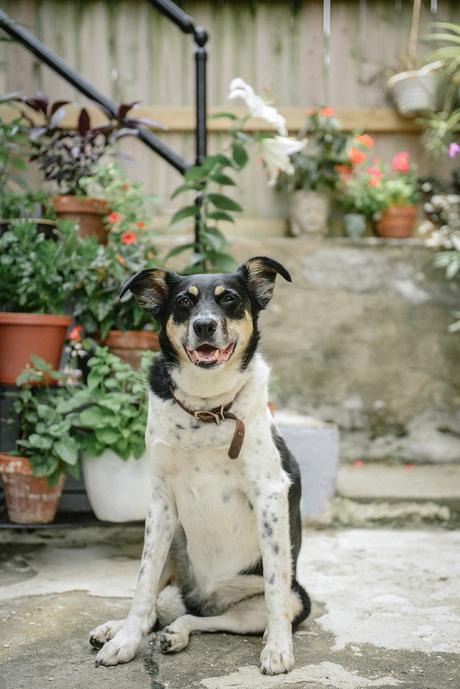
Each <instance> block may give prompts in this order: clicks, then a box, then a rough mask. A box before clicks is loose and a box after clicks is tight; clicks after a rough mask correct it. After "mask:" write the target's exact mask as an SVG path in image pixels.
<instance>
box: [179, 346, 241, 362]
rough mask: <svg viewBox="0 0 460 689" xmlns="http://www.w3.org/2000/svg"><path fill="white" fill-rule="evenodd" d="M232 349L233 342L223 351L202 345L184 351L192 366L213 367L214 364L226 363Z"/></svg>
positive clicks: (233, 347)
mask: <svg viewBox="0 0 460 689" xmlns="http://www.w3.org/2000/svg"><path fill="white" fill-rule="evenodd" d="M234 349H235V342H230V344H229V345H228V347H225V349H219V348H218V347H213V346H212V345H210V344H202V345H200V346H199V347H197V348H196V349H186V351H187V354H188V357H189V359H190V361H191V362H192V364H196V365H197V366H214V365H215V364H224V363H225V362H226V361H228V360H229V359H230V357H231V356H232V354H233V350H234Z"/></svg>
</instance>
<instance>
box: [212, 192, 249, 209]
mask: <svg viewBox="0 0 460 689" xmlns="http://www.w3.org/2000/svg"><path fill="white" fill-rule="evenodd" d="M208 199H209V200H210V201H211V203H213V204H214V205H215V206H216V208H220V209H222V210H224V211H238V212H239V211H242V210H243V209H242V208H241V206H240V204H239V203H237V202H236V201H233V199H229V198H228V196H224V195H223V194H208Z"/></svg>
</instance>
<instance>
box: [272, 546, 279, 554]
mask: <svg viewBox="0 0 460 689" xmlns="http://www.w3.org/2000/svg"><path fill="white" fill-rule="evenodd" d="M272 548H273V552H274V553H275V555H278V554H279V552H280V547H279V545H278V543H273V545H272Z"/></svg>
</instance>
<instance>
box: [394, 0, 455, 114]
mask: <svg viewBox="0 0 460 689" xmlns="http://www.w3.org/2000/svg"><path fill="white" fill-rule="evenodd" d="M420 8H421V0H413V9H412V22H411V29H410V36H409V50H408V55H407V59H406V61H405V69H404V70H403V71H401V72H399V73H398V74H394V75H393V76H392V77H390V79H389V80H388V90H389V92H390V94H391V96H392V98H393V100H394V103H395V105H396V108H397V110H398V112H399V114H400V115H402V116H403V117H413V116H415V115H417V114H420V113H421V112H433V111H434V110H436V106H437V97H438V87H439V72H440V69H441V67H442V63H441V62H440V61H439V60H436V61H435V62H430V63H428V64H425V65H423V66H422V67H420V68H417V40H418V30H419V23H420Z"/></svg>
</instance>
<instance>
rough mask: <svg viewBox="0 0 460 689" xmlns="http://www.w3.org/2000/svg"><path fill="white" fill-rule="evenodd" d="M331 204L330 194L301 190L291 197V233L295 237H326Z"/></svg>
mask: <svg viewBox="0 0 460 689" xmlns="http://www.w3.org/2000/svg"><path fill="white" fill-rule="evenodd" d="M330 207H331V202H330V198H329V196H328V194H326V193H323V192H319V191H306V190H304V189H299V190H298V191H294V192H293V193H292V194H291V195H290V197H289V232H290V234H291V236H293V237H299V236H302V235H326V234H327V230H328V227H327V223H328V219H329V213H330Z"/></svg>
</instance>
